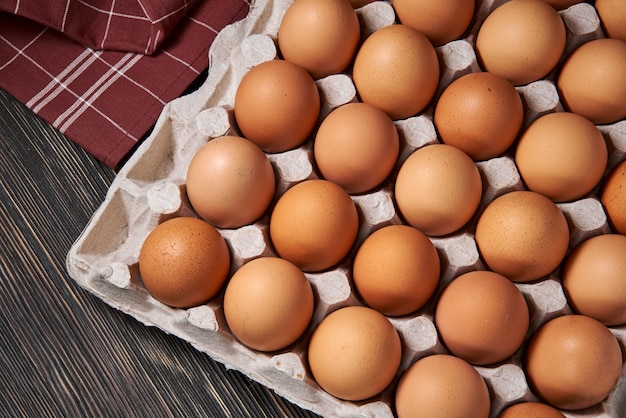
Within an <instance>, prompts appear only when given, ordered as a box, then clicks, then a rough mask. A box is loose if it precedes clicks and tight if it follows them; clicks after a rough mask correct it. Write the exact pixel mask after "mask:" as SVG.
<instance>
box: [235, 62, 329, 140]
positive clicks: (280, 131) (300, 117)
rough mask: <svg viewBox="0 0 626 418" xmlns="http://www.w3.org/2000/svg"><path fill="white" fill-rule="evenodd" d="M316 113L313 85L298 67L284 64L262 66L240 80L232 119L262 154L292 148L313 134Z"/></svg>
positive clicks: (318, 107) (317, 98)
mask: <svg viewBox="0 0 626 418" xmlns="http://www.w3.org/2000/svg"><path fill="white" fill-rule="evenodd" d="M319 113H320V95H319V91H318V90H317V86H316V84H315V81H314V80H313V78H312V77H311V75H310V74H309V73H307V72H306V71H305V70H304V69H303V68H302V67H300V66H298V65H296V64H294V63H292V62H289V61H284V60H272V61H266V62H263V63H261V64H259V65H257V66H256V67H253V68H252V69H251V70H250V71H249V72H248V73H246V75H244V76H243V78H242V79H241V83H240V84H239V86H238V87H237V92H236V94H235V119H236V121H237V125H238V127H239V129H240V130H241V132H242V133H243V135H244V136H245V137H246V138H248V139H249V140H251V141H252V142H254V143H255V144H257V145H258V146H259V147H260V148H261V149H262V150H263V151H267V152H282V151H287V150H290V149H292V148H296V147H297V146H299V145H301V144H302V143H303V142H305V141H306V140H307V139H308V137H309V135H310V134H311V133H312V132H313V129H314V128H315V125H316V124H317V119H318V117H319Z"/></svg>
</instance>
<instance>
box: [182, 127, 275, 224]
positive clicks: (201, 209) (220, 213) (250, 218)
mask: <svg viewBox="0 0 626 418" xmlns="http://www.w3.org/2000/svg"><path fill="white" fill-rule="evenodd" d="M186 187H187V196H188V197H189V202H190V203H191V206H192V207H193V209H194V210H195V211H196V213H198V215H200V217H202V218H203V219H204V220H206V221H207V222H209V223H210V224H212V225H214V226H216V227H218V228H239V227H241V226H244V225H248V224H251V223H253V222H254V221H256V220H257V219H259V218H260V217H261V216H262V215H263V214H264V213H265V212H266V211H267V209H268V208H269V206H270V203H271V202H272V199H273V198H274V191H275V189H276V178H275V176H274V169H273V168H272V164H271V163H270V162H269V160H268V159H267V157H266V156H265V154H264V153H263V151H261V149H260V148H259V147H257V146H256V145H255V144H253V143H252V142H250V141H248V140H247V139H245V138H241V137H237V136H223V137H219V138H215V139H212V140H210V141H209V142H207V143H206V144H205V145H204V146H202V148H200V149H199V150H198V151H197V152H196V154H195V155H194V156H193V158H192V159H191V162H190V163H189V167H188V169H187V183H186Z"/></svg>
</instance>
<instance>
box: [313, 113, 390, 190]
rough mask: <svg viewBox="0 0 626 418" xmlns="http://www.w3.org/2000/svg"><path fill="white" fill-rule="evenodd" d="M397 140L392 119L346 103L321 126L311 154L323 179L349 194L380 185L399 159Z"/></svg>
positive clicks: (383, 114) (384, 114)
mask: <svg viewBox="0 0 626 418" xmlns="http://www.w3.org/2000/svg"><path fill="white" fill-rule="evenodd" d="M399 150H400V140H399V138H398V131H397V129H396V127H395V125H394V124H393V122H392V120H391V118H389V116H388V115H387V114H386V113H385V112H383V111H382V110H380V109H379V108H377V107H375V106H372V105H369V104H367V103H348V104H346V105H343V106H340V107H338V108H336V109H335V110H333V111H332V112H331V113H330V114H329V115H328V116H327V117H326V118H325V119H324V121H323V122H322V123H321V124H320V127H319V129H318V131H317V134H316V136H315V142H314V145H313V152H314V157H315V163H316V164H317V167H318V169H319V170H320V172H321V174H322V176H323V177H324V178H325V179H327V180H330V181H332V182H334V183H337V184H338V185H340V186H341V187H343V188H344V189H345V190H346V191H347V192H348V193H350V194H357V193H364V192H367V191H369V190H371V189H373V188H375V187H376V186H378V185H380V184H381V183H382V182H383V181H384V180H385V179H386V178H387V177H388V176H389V174H390V173H391V170H393V167H394V166H395V164H396V160H397V159H398V152H399Z"/></svg>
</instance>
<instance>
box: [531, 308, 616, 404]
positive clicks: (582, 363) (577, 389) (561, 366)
mask: <svg viewBox="0 0 626 418" xmlns="http://www.w3.org/2000/svg"><path fill="white" fill-rule="evenodd" d="M524 364H525V372H526V377H527V380H528V383H529V385H530V387H531V390H532V391H533V392H534V393H535V394H536V395H537V396H539V397H540V398H542V399H543V400H544V401H545V402H547V403H549V404H550V405H552V406H554V407H556V408H559V409H566V410H577V409H583V408H588V407H591V406H593V405H595V404H597V403H598V402H600V401H602V400H603V399H605V398H606V397H607V396H608V395H609V393H610V392H611V391H612V390H613V388H614V387H615V385H616V383H617V380H618V379H619V376H620V373H621V371H622V351H621V349H620V345H619V343H618V341H617V339H616V338H615V336H614V335H613V334H612V333H611V331H610V330H609V329H608V328H607V327H605V326H604V325H602V324H601V323H600V322H598V321H596V320H595V319H593V318H590V317H588V316H584V315H564V316H559V317H557V318H554V319H552V320H550V321H548V322H547V323H545V324H544V325H543V326H541V328H539V330H537V331H536V332H535V333H534V334H533V335H532V336H531V339H530V341H529V343H528V345H527V351H526V358H525V363H524Z"/></svg>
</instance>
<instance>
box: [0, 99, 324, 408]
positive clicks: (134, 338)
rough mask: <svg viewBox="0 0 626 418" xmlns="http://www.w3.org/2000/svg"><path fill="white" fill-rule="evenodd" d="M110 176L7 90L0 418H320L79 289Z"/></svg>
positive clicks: (1, 187)
mask: <svg viewBox="0 0 626 418" xmlns="http://www.w3.org/2000/svg"><path fill="white" fill-rule="evenodd" d="M114 177H115V172H114V171H113V170H111V169H109V168H107V167H106V166H104V165H103V164H101V163H99V162H98V161H96V160H95V159H94V158H93V157H91V156H90V155H88V154H87V153H86V152H85V151H84V150H82V149H81V148H79V147H77V146H76V145H74V144H73V143H72V142H71V141H70V140H69V139H67V138H65V137H64V136H63V135H61V134H60V133H59V132H58V131H56V130H55V129H54V128H52V127H51V126H50V125H48V124H47V123H45V122H43V121H42V120H41V119H39V118H38V117H37V116H36V115H34V114H33V113H32V112H31V111H30V110H28V109H27V108H26V107H24V106H23V105H22V104H21V103H19V102H17V101H16V100H15V99H14V98H13V97H11V96H10V95H9V94H7V93H6V92H5V91H3V90H0V417H229V416H232V417H246V416H249V417H263V416H267V417H283V416H287V417H291V416H294V417H295V416H297V417H314V416H315V415H314V414H312V413H310V412H308V411H303V410H301V409H299V408H298V407H296V406H294V405H292V404H290V403H289V402H287V401H286V400H284V399H282V398H281V397H279V396H277V395H276V394H274V393H273V392H271V391H270V390H268V389H266V388H265V387H263V386H262V385H260V384H258V383H256V382H254V381H250V380H249V379H248V378H246V377H245V376H243V375H242V374H240V373H239V372H236V371H233V370H227V369H226V368H225V367H224V366H223V365H222V364H220V363H217V362H215V361H213V360H212V359H210V358H209V357H208V356H207V355H205V354H202V353H200V352H199V351H197V350H195V349H194V348H193V347H191V345H189V344H188V343H186V342H184V341H182V340H180V339H178V338H177V337H173V336H169V335H166V334H165V333H163V332H162V331H160V330H158V329H156V328H152V327H146V326H144V325H142V324H140V323H139V322H137V321H136V320H134V319H133V318H131V317H129V316H127V315H125V314H123V313H121V312H119V311H117V310H115V309H113V308H111V307H110V306H109V305H107V304H105V303H104V302H102V301H101V300H100V299H98V298H97V297H95V296H93V295H91V294H90V293H89V292H87V291H85V290H84V289H82V288H80V287H79V286H78V285H77V284H76V283H75V282H74V281H73V279H72V278H71V277H70V276H69V274H68V273H67V270H66V267H65V256H66V254H67V252H68V251H69V249H70V247H71V246H72V244H73V243H74V241H75V240H76V238H77V237H78V235H79V234H80V232H81V231H82V229H83V228H84V227H85V226H86V225H87V224H88V222H89V219H90V217H91V216H92V214H93V213H94V211H95V210H96V209H97V208H98V206H100V204H101V203H102V201H103V200H104V196H105V194H106V191H107V189H108V188H109V186H110V184H111V182H112V180H113V178H114Z"/></svg>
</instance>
